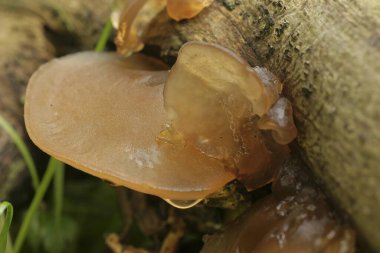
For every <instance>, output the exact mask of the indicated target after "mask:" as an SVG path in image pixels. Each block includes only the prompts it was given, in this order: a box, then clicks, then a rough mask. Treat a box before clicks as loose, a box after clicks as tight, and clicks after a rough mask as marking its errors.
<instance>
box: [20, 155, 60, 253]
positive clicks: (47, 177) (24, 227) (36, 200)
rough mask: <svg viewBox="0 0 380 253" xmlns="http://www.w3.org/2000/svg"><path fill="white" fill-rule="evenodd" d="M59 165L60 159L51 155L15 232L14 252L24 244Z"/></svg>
mask: <svg viewBox="0 0 380 253" xmlns="http://www.w3.org/2000/svg"><path fill="white" fill-rule="evenodd" d="M60 166H61V162H60V161H58V160H56V159H55V158H53V157H51V158H50V161H49V164H48V166H47V169H46V172H45V174H44V176H43V178H42V181H41V184H40V186H39V187H38V189H37V191H36V193H35V195H34V197H33V200H32V203H31V204H30V206H29V209H28V211H27V212H26V215H25V217H24V219H23V221H22V224H21V228H20V231H19V232H18V234H17V237H16V241H15V245H14V250H13V252H14V253H19V252H20V251H21V248H22V246H23V244H24V241H25V238H26V235H27V233H28V230H29V227H30V224H31V222H32V219H33V217H34V215H35V214H36V211H37V209H38V207H39V205H40V204H41V201H42V199H43V197H44V196H45V193H46V190H47V189H48V187H49V185H50V183H51V181H52V179H53V176H54V173H55V171H56V169H57V167H60Z"/></svg>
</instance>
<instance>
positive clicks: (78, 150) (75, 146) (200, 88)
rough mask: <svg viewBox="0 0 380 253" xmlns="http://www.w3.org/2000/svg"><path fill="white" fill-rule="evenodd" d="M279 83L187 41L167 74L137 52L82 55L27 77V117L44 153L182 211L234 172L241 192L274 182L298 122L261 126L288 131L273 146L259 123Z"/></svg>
mask: <svg viewBox="0 0 380 253" xmlns="http://www.w3.org/2000/svg"><path fill="white" fill-rule="evenodd" d="M281 89H282V84H281V83H280V82H279V81H278V80H277V79H276V78H275V77H274V76H273V75H272V74H270V73H269V72H268V71H267V70H265V69H261V68H255V69H253V68H250V67H249V65H248V64H247V63H246V62H245V61H244V60H242V59H241V58H239V57H237V56H236V55H234V54H233V53H232V52H231V51H229V50H227V49H224V48H221V47H220V46H217V45H214V44H207V43H201V42H192V43H187V44H186V45H184V46H183V48H182V49H181V51H180V53H179V57H178V60H177V62H176V64H175V65H174V66H173V68H172V70H171V71H170V72H169V74H168V71H167V70H166V69H165V67H163V65H162V64H161V63H158V62H157V61H155V60H152V59H151V58H148V57H143V56H141V55H134V56H131V57H129V58H127V59H124V58H121V57H118V56H116V55H115V54H105V53H104V54H99V53H79V54H75V55H72V56H66V57H63V58H61V59H58V60H53V61H52V62H50V63H48V64H46V65H44V66H43V67H41V68H40V70H38V71H37V72H36V73H35V74H34V75H33V76H32V78H31V80H30V82H29V85H28V89H27V94H26V103H25V121H26V126H27V130H28V133H29V135H30V136H31V138H32V140H33V141H34V142H35V143H36V144H37V145H38V146H40V147H41V149H43V150H44V151H46V152H47V153H49V154H50V155H53V156H55V157H57V158H59V159H61V160H63V161H64V162H66V163H68V164H70V165H72V166H74V167H77V168H79V169H81V170H83V171H85V172H88V173H90V174H92V175H95V176H98V177H100V178H103V179H106V180H109V181H111V182H113V183H115V184H117V185H123V186H126V187H129V188H132V189H135V190H137V191H141V192H145V193H149V194H153V195H157V196H160V197H162V198H164V199H170V200H168V201H169V202H170V203H172V204H173V205H176V206H178V207H181V206H182V207H189V206H192V205H193V204H194V203H196V200H197V199H202V198H205V197H206V196H207V195H209V194H211V193H214V192H217V191H219V190H220V189H221V188H222V187H223V186H224V185H225V184H226V183H228V182H229V181H231V180H233V179H234V178H238V179H239V180H241V181H242V182H243V183H244V184H245V185H246V186H247V188H248V189H255V188H257V187H259V186H262V185H264V184H267V183H269V182H271V181H272V180H273V177H274V174H275V171H276V169H277V168H278V166H279V165H280V164H281V163H282V161H283V159H284V157H285V155H286V154H287V152H288V149H287V146H286V145H283V144H285V143H288V142H290V141H291V140H292V139H293V138H294V137H295V136H294V134H291V135H292V136H293V137H292V138H289V137H288V134H287V133H286V131H288V130H289V131H293V130H294V129H295V127H294V125H293V121H292V119H291V117H292V115H291V114H287V117H289V120H288V121H287V122H288V123H289V124H285V125H281V124H279V127H276V128H268V129H270V130H273V131H275V132H277V131H280V132H281V133H282V134H283V135H284V136H287V139H286V141H284V139H281V143H280V144H279V143H278V142H276V141H275V140H276V139H275V140H273V138H272V137H271V135H270V134H268V133H267V131H266V130H262V129H260V126H259V123H260V121H264V119H266V118H265V117H266V115H269V116H268V117H270V115H271V114H270V112H271V110H273V108H275V106H276V104H277V103H278V101H281V99H283V98H280V97H279V94H280V92H281ZM279 98H280V100H279ZM286 108H287V107H286ZM288 112H289V110H288ZM290 112H291V111H290ZM278 120H279V118H278V117H277V118H276V117H274V118H273V119H272V118H269V121H274V122H278ZM264 123H265V122H264ZM264 123H263V126H262V128H263V129H267V128H266V127H265V126H266V125H265V124H264ZM278 129H280V130H278ZM274 136H275V135H274ZM281 136H282V135H281ZM191 200H193V201H191Z"/></svg>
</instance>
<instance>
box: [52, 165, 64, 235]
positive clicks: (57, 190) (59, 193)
mask: <svg viewBox="0 0 380 253" xmlns="http://www.w3.org/2000/svg"><path fill="white" fill-rule="evenodd" d="M64 184H65V170H64V164H63V163H62V162H58V163H57V168H56V171H55V174H54V228H55V229H54V231H55V233H56V235H55V236H56V237H57V238H56V239H57V240H59V239H60V236H61V234H60V228H61V225H62V224H61V222H62V209H63V196H64Z"/></svg>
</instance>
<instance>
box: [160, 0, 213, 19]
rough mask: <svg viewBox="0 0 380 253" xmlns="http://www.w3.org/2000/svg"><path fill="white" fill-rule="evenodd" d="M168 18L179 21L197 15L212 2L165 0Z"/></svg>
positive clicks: (207, 0) (204, 0) (201, 0)
mask: <svg viewBox="0 0 380 253" xmlns="http://www.w3.org/2000/svg"><path fill="white" fill-rule="evenodd" d="M167 1H168V6H167V11H168V14H169V16H170V17H171V18H172V19H174V20H176V21H180V20H182V19H190V18H193V17H195V16H196V15H198V14H199V13H200V12H201V11H202V10H203V9H204V8H206V7H208V6H210V5H211V4H212V3H213V2H214V0H167Z"/></svg>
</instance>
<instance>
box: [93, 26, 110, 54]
mask: <svg viewBox="0 0 380 253" xmlns="http://www.w3.org/2000/svg"><path fill="white" fill-rule="evenodd" d="M112 29H113V28H112V22H111V20H110V19H109V20H108V21H107V23H106V24H105V26H104V28H103V30H102V34H101V35H100V38H99V40H98V43H97V44H96V47H95V52H103V51H104V49H105V48H106V45H107V41H108V39H109V37H110V36H111V33H112Z"/></svg>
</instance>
